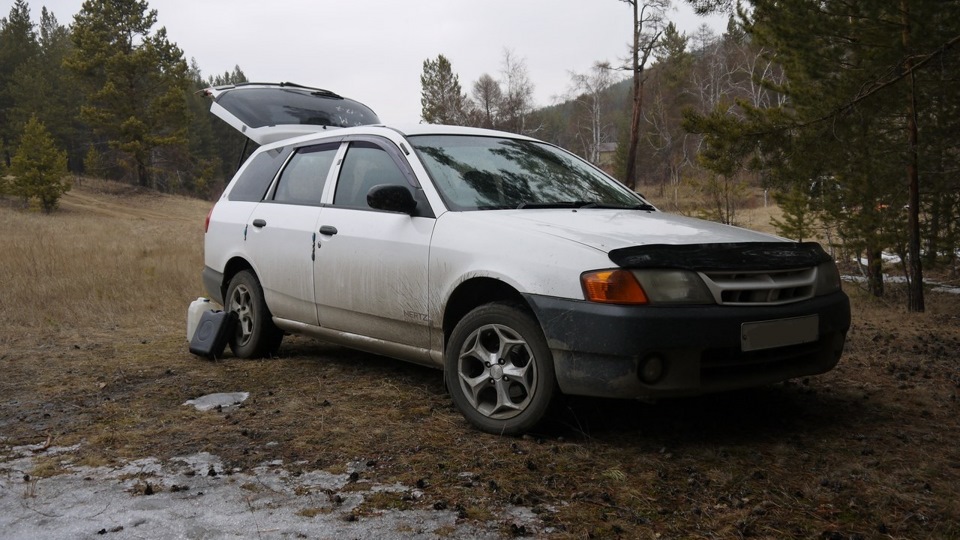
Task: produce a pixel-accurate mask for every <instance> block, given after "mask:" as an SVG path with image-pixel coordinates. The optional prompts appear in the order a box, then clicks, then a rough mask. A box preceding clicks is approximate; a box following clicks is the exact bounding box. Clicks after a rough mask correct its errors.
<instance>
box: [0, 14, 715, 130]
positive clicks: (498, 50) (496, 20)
mask: <svg viewBox="0 0 960 540" xmlns="http://www.w3.org/2000/svg"><path fill="white" fill-rule="evenodd" d="M82 3H83V2H82V0H44V1H39V0H29V4H30V8H31V11H32V19H33V21H34V22H35V23H39V21H40V8H41V7H42V6H46V7H47V9H48V10H50V11H52V12H53V14H54V15H55V16H56V17H57V20H58V21H59V22H60V24H63V25H69V24H71V23H72V22H73V16H74V15H75V14H76V13H77V12H78V11H79V10H80V6H81V5H82ZM3 4H6V5H7V7H5V8H2V9H3V12H2V16H4V17H5V16H7V15H8V14H9V12H10V6H11V5H12V1H10V0H6V1H3V2H0V6H2V5H3ZM149 5H150V7H151V8H152V9H156V10H157V15H158V26H165V27H166V28H167V33H168V35H169V37H170V39H171V40H172V41H174V42H176V43H177V45H178V46H179V47H180V48H181V49H182V50H183V52H184V55H185V57H186V58H187V60H188V61H189V60H190V59H191V58H193V59H195V60H196V62H197V64H198V65H199V66H200V70H201V72H202V73H203V75H204V77H207V76H209V75H211V74H215V73H223V72H224V71H228V70H232V69H233V67H234V66H235V65H239V66H240V68H241V69H242V70H243V72H244V73H245V74H246V75H247V78H248V79H250V80H251V81H266V82H279V81H290V82H295V83H299V84H303V85H308V86H316V87H320V88H326V89H328V90H331V91H333V92H336V93H339V94H341V95H344V96H348V97H351V98H353V99H356V100H358V101H361V102H363V103H364V104H366V105H367V106H369V107H371V108H372V109H373V110H375V111H376V112H377V114H378V115H379V116H380V118H381V120H383V121H384V122H388V123H415V122H419V121H420V74H421V72H422V70H423V61H424V60H425V59H427V58H436V57H437V55H438V54H443V55H444V56H446V57H447V58H448V59H449V60H450V62H451V64H452V66H453V70H454V73H456V74H457V75H458V76H459V77H460V84H461V86H462V87H463V89H464V91H466V92H468V93H469V91H470V88H471V86H472V84H473V82H474V81H476V80H477V79H478V78H479V77H480V75H482V74H483V73H489V74H490V75H492V76H493V77H494V78H497V79H499V77H500V74H499V71H500V67H501V61H502V59H503V51H504V49H509V50H511V51H512V53H513V54H514V55H515V57H516V58H518V59H522V60H523V61H524V62H525V64H526V66H527V73H528V74H529V76H530V79H531V81H532V82H533V84H534V87H535V94H534V99H535V101H536V105H537V106H544V105H550V104H551V103H553V100H554V99H555V97H556V96H559V95H562V94H564V93H566V92H567V91H568V88H569V86H570V72H571V71H576V72H580V73H583V72H586V71H588V70H589V69H590V66H591V65H593V63H594V62H596V61H604V60H606V61H610V62H611V63H617V62H618V61H619V60H621V59H622V58H624V57H626V54H627V43H628V42H629V41H630V30H631V18H632V11H631V8H630V6H629V5H628V4H626V3H624V2H622V1H620V0H482V1H477V0H474V1H467V0H408V1H406V2H401V1H399V0H274V1H264V0H149ZM674 6H675V10H674V11H671V12H670V13H668V18H669V19H670V20H672V21H674V22H675V23H676V24H677V26H678V27H679V28H680V30H681V31H683V32H686V33H687V35H692V34H693V33H694V32H695V31H696V29H697V27H699V26H700V25H701V24H704V23H707V24H709V25H710V26H711V27H712V28H713V29H714V30H715V31H716V32H718V33H719V32H720V31H722V29H723V28H725V26H726V18H725V17H723V16H714V17H711V18H702V17H698V16H696V15H694V14H693V12H692V11H691V10H690V8H689V7H688V6H687V4H686V2H684V1H683V0H674Z"/></svg>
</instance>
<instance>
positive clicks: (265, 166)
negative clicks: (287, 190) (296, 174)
mask: <svg viewBox="0 0 960 540" xmlns="http://www.w3.org/2000/svg"><path fill="white" fill-rule="evenodd" d="M289 153H290V151H289V150H288V149H284V148H275V149H273V150H267V151H266V152H260V153H259V154H254V156H253V157H252V158H250V162H249V163H247V166H246V168H244V169H243V172H242V173H240V177H239V178H237V180H236V182H235V183H234V186H233V188H232V189H230V194H229V195H227V199H228V200H231V201H247V202H260V201H262V200H263V197H264V195H266V194H267V189H268V188H269V187H270V183H271V182H273V178H274V177H275V176H276V175H277V171H278V170H280V166H281V165H283V160H285V159H286V158H287V155H288V154H289Z"/></svg>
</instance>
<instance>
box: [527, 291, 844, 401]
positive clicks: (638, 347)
mask: <svg viewBox="0 0 960 540" xmlns="http://www.w3.org/2000/svg"><path fill="white" fill-rule="evenodd" d="M526 298H527V301H528V302H529V304H530V306H531V307H532V308H533V310H534V313H535V314H536V316H537V318H538V319H539V321H540V324H541V327H542V328H543V331H544V335H545V337H546V339H547V343H548V345H549V346H550V349H551V351H552V353H553V357H554V366H555V371H556V375H557V382H558V384H559V385H560V389H561V390H562V391H563V392H564V393H567V394H575V395H588V396H601V397H619V398H645V399H653V398H658V397H673V396H684V395H697V394H704V393H710V392H718V391H725V390H733V389H737V388H746V387H751V386H758V385H763V384H769V383H774V382H779V381H783V380H786V379H790V378H794V377H802V376H806V375H815V374H819V373H824V372H826V371H829V370H830V369H832V368H833V367H834V366H835V365H836V363H837V361H838V360H839V358H840V353H841V352H842V350H843V344H844V341H845V338H846V333H847V330H848V329H849V328H850V303H849V299H848V298H847V296H846V295H845V294H843V293H842V292H838V293H835V294H831V295H827V296H822V297H816V298H813V299H811V300H806V301H803V302H797V303H795V304H788V305H783V306H716V305H711V306H685V307H655V306H617V305H608V304H595V303H591V302H585V301H578V300H569V299H563V298H554V297H546V296H537V295H527V296H526ZM814 314H816V315H817V316H818V318H819V341H817V342H814V343H806V344H802V345H795V346H790V347H780V348H776V349H767V350H761V351H753V352H747V353H744V352H742V351H741V350H740V347H741V344H740V327H741V324H743V323H746V322H757V321H765V320H775V319H785V318H791V317H800V316H806V315H814ZM652 355H656V356H659V357H660V358H661V359H662V360H663V361H664V366H665V367H664V374H663V376H662V378H661V379H660V380H659V381H657V382H656V383H655V384H646V383H644V382H642V381H641V380H640V378H639V376H638V371H639V370H640V368H641V363H642V362H644V361H645V360H646V359H647V358H649V357H651V356H652Z"/></svg>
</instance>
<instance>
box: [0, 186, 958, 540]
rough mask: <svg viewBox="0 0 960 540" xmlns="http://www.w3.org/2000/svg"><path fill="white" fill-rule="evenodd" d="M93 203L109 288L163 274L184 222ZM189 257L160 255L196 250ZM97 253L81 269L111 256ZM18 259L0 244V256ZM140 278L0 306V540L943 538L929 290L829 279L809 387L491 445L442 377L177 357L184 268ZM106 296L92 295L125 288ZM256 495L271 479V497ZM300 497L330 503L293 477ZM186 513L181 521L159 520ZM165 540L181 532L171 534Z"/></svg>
mask: <svg viewBox="0 0 960 540" xmlns="http://www.w3.org/2000/svg"><path fill="white" fill-rule="evenodd" d="M83 194H84V193H83V192H81V195H83ZM97 197H100V198H99V199H97V201H99V200H106V201H107V202H111V201H112V202H111V204H113V208H114V210H116V211H114V212H112V213H113V214H117V215H115V216H113V217H110V218H109V219H117V220H124V221H122V222H121V221H118V222H116V223H117V224H119V225H118V226H121V227H123V229H122V230H123V231H124V235H125V236H129V237H130V238H131V240H130V241H131V242H136V243H137V246H143V247H138V248H137V249H136V250H133V251H132V252H131V254H130V255H129V256H130V257H131V259H130V261H129V262H128V263H123V264H118V265H117V266H118V268H121V269H123V268H125V267H126V266H128V265H135V264H141V263H138V262H137V261H141V260H144V257H149V256H153V255H154V254H156V253H164V255H163V257H162V258H161V259H162V260H167V261H169V260H170V259H171V258H173V257H175V256H176V255H175V254H170V253H168V252H167V251H164V250H167V249H169V248H168V247H164V246H153V245H152V244H150V241H151V239H153V238H155V237H157V236H158V235H157V233H156V231H157V230H170V229H171V228H172V227H177V226H179V225H178V223H179V221H178V220H179V219H180V217H178V216H180V214H178V212H177V211H175V210H174V209H173V206H171V205H172V204H173V203H171V202H170V201H168V200H165V199H164V200H162V201H159V200H158V201H159V202H157V201H155V200H154V199H155V197H152V196H151V198H149V200H141V199H139V198H138V199H136V201H134V202H136V204H135V205H133V206H138V205H139V206H142V207H144V208H147V209H148V210H150V212H153V213H155V214H156V215H155V216H152V217H151V216H144V215H140V214H138V215H136V216H125V215H122V212H120V210H122V209H123V208H129V207H131V205H130V204H119V203H117V201H116V197H117V195H113V194H109V196H107V195H102V194H99V193H98V194H97ZM103 197H106V198H105V199H104V198H103ZM123 197H127V198H125V199H122V200H121V202H127V201H128V200H129V196H128V195H123ZM151 201H152V202H151ZM68 202H70V201H68ZM74 202H76V201H74ZM77 204H79V203H77ZM98 204H99V203H98ZM161 204H162V207H163V208H162V210H161V211H157V205H161ZM178 204H180V203H178ZM183 204H188V203H183ZM189 204H191V205H192V204H193V203H189ZM205 207H206V206H205V205H198V206H190V207H189V208H190V209H189V211H184V212H183V214H184V215H187V217H186V218H184V220H183V221H184V225H183V226H184V227H196V223H199V222H202V218H203V215H204V214H205ZM151 209H152V210H151ZM2 210H3V211H4V212H7V213H8V214H9V215H7V216H6V217H7V218H9V219H7V221H4V215H0V227H3V226H6V227H7V228H8V229H7V230H4V231H0V232H5V234H4V235H0V244H2V242H3V241H6V240H2V238H8V237H10V236H11V235H14V236H15V235H16V234H20V233H21V232H22V231H23V230H24V229H22V228H20V223H21V221H22V219H23V218H22V215H21V214H17V213H16V212H20V210H8V209H2ZM81 211H83V212H88V213H89V208H86V209H80V210H71V209H70V207H69V206H68V207H67V208H66V209H65V210H64V212H63V213H62V214H61V215H60V216H59V217H56V218H55V219H58V220H61V221H59V222H43V223H54V225H51V230H56V231H59V232H64V231H66V232H69V231H72V230H77V231H81V232H84V231H86V232H84V235H86V236H89V235H91V234H108V233H106V232H103V233H97V232H95V229H92V228H91V229H84V228H83V227H86V226H87V225H85V223H86V222H82V221H77V225H74V226H68V225H70V223H71V221H70V220H73V219H75V218H77V215H78V214H77V213H79V212H81ZM10 212H13V214H10ZM71 212H74V214H71ZM194 214H196V215H197V217H196V222H193V219H194V218H193V215H194ZM11 216H12V217H11ZM104 216H105V215H101V216H98V217H97V220H98V221H97V223H101V222H102V220H104V219H108V218H107V217H104ZM171 216H173V217H171ZM31 219H32V218H31ZM38 219H39V218H38ZM77 219H79V218H77ZM4 223H7V225H4ZM112 223H113V222H111V224H110V225H109V227H112V228H115V227H114V225H113V224H112ZM141 229H142V233H141V232H140V231H141ZM185 230H187V229H185ZM189 230H190V231H192V230H194V229H189ZM7 233H9V234H7ZM141 234H142V236H138V235H141ZM201 237H202V232H201V233H193V232H187V233H184V234H182V235H180V236H179V237H178V239H177V240H176V241H177V242H180V243H186V244H187V245H186V246H184V247H183V249H184V252H185V253H190V254H193V253H196V252H197V251H198V250H199V247H198V244H199V242H200V239H201ZM57 238H59V236H58V235H55V234H49V235H42V237H39V239H38V240H37V241H36V242H34V241H33V240H30V239H24V240H22V241H21V244H17V245H15V246H14V248H15V249H18V250H24V249H26V248H25V246H29V245H33V244H36V243H38V242H56V241H58V240H57ZM184 239H186V240H184ZM78 241H80V240H78V239H76V238H68V239H65V240H63V242H64V244H63V246H62V247H59V246H58V245H55V244H54V250H55V251H64V250H66V249H68V247H69V246H70V245H73V244H75V243H76V242H78ZM118 241H119V240H118ZM111 246H112V244H110V245H105V247H102V248H100V251H99V252H98V254H97V257H98V258H105V259H108V260H109V259H111V257H113V258H116V257H124V256H126V255H123V253H125V252H124V251H123V249H125V248H123V247H122V246H120V247H116V248H114V247H111ZM14 248H9V247H7V246H6V245H0V249H3V250H5V251H4V256H9V255H10V254H11V253H13V251H10V250H11V249H14ZM113 249H116V250H117V251H116V255H110V254H111V253H114V252H113V251H111V250H113ZM88 251H89V250H88ZM104 253H106V255H105V254H104ZM40 255H42V253H39V252H38V254H33V255H31V257H32V258H33V259H36V258H37V257H39V256H40ZM189 257H193V255H189ZM198 257H199V256H198ZM33 259H24V261H23V262H19V263H17V264H16V265H15V266H13V267H12V268H3V271H4V272H6V274H5V275H6V276H13V277H11V278H9V280H12V281H8V284H9V283H14V282H17V279H16V277H17V275H18V274H17V272H20V273H22V274H24V275H25V276H27V278H29V279H27V278H24V279H23V282H24V283H26V285H24V287H31V286H33V285H31V284H33V283H37V282H42V283H48V282H49V283H52V282H56V281H57V279H58V278H57V276H58V275H59V274H60V273H63V272H67V271H68V270H69V268H68V267H70V265H69V264H57V265H53V266H52V267H51V268H44V269H43V270H42V272H41V271H39V270H36V269H37V268H38V266H36V265H33V263H31V262H30V261H31V260H33ZM144 264H145V263H144ZM150 264H151V265H150V266H149V267H144V268H157V269H156V270H153V271H154V272H155V273H154V274H153V277H151V278H150V279H151V280H154V281H151V283H154V282H155V283H159V284H158V285H156V287H155V288H156V289H158V290H151V288H144V289H143V290H142V293H141V294H139V295H138V297H137V298H136V302H137V303H136V306H135V308H136V309H133V308H131V309H130V310H128V311H124V310H123V309H126V308H123V309H121V310H118V311H117V313H116V314H113V315H111V316H109V317H107V316H103V315H98V313H97V310H100V312H103V310H109V309H112V308H111V306H117V305H119V304H118V302H122V301H123V300H122V299H123V298H126V297H128V296H130V295H128V294H126V293H125V291H119V294H118V296H117V298H120V300H116V299H114V297H112V296H110V295H111V294H114V293H115V292H116V291H114V290H113V288H111V287H103V288H101V289H98V291H97V292H96V294H97V295H98V296H97V297H96V298H94V297H93V296H90V297H89V298H87V296H85V295H87V293H86V292H78V293H69V292H63V291H61V292H56V290H55V289H51V291H52V292H49V293H45V292H36V291H32V292H29V294H28V293H24V294H23V296H22V298H23V299H19V300H15V301H10V300H9V299H10V298H11V297H10V296H7V297H6V298H7V301H6V303H3V302H2V300H4V298H0V308H2V309H0V311H3V310H5V311H3V313H2V315H3V316H4V317H5V320H7V321H13V322H12V323H11V324H8V325H7V326H6V327H4V328H3V329H2V330H0V508H3V512H0V525H3V527H0V537H14V538H18V537H29V536H24V535H23V534H22V531H25V530H31V529H29V527H31V526H34V527H47V528H46V529H37V530H42V531H47V532H49V533H50V534H48V535H47V537H61V538H77V537H90V538H94V537H97V538H100V537H108V538H138V537H148V538H157V537H163V535H167V537H188V538H216V537H218V536H216V534H215V533H216V531H220V532H221V533H222V537H226V536H231V537H235V536H236V534H235V533H234V532H232V531H234V529H236V528H238V527H239V528H240V530H241V533H240V534H241V535H242V536H247V537H251V538H294V537H308V538H329V537H334V536H336V537H345V538H350V537H367V538H372V537H383V536H388V535H389V534H395V535H396V537H398V538H405V537H420V538H468V537H473V536H484V535H486V536H490V537H513V536H518V537H522V536H531V537H550V538H659V539H666V538H826V539H859V538H864V539H868V538H960V414H958V413H960V404H958V401H957V394H958V391H960V295H956V294H946V293H943V294H941V293H930V295H929V296H928V298H927V311H926V312H925V313H923V314H908V313H906V312H905V311H904V310H903V309H902V307H901V306H903V305H904V304H905V301H904V299H903V296H902V295H903V294H904V293H903V291H902V290H898V289H897V286H895V285H891V286H890V287H889V288H888V295H887V298H886V299H885V300H883V301H876V300H873V299H871V298H868V297H867V296H866V295H864V294H863V293H862V291H860V290H859V289H858V288H857V286H856V285H854V284H850V283H847V284H845V288H846V290H847V291H848V293H849V294H850V295H851V297H852V301H853V311H854V313H853V320H854V322H853V328H852V329H851V332H850V335H849V341H848V346H847V352H846V354H845V356H844V358H843V359H842V360H841V363H840V365H839V366H838V367H837V369H835V370H834V371H832V372H830V373H828V374H825V375H823V376H819V377H811V378H806V379H802V380H795V381H789V382H787V383H783V384H777V385H772V386H768V387H763V388H758V389H754V390H750V391H744V392H737V393H730V394H723V395H715V396H706V397H702V398H696V399H683V400H676V401H668V402H661V403H657V404H645V403H637V402H624V401H609V400H600V399H571V400H568V401H567V402H566V403H565V405H564V407H563V408H562V409H561V410H560V411H558V413H557V414H556V415H555V416H554V417H553V418H552V419H551V421H550V422H549V423H548V424H547V425H546V426H544V427H543V429H541V430H538V431H537V432H536V433H532V434H529V435H527V436H524V437H519V438H512V437H498V436H494V435H488V434H483V433H479V432H477V431H476V430H473V429H471V428H470V427H469V426H468V425H467V423H466V422H465V421H464V420H463V419H462V417H461V416H460V415H459V414H458V413H457V412H456V411H455V410H454V409H453V407H452V405H451V402H450V400H449V398H448V396H447V395H446V393H445V391H444V388H443V384H442V378H441V374H440V373H439V372H438V371H434V370H430V369H426V368H422V367H417V366H413V365H409V364H404V363H401V362H397V361H393V360H390V359H386V358H382V357H378V356H373V355H367V354H363V353H358V352H353V351H349V350H346V349H342V348H339V347H334V346H330V345H327V344H324V343H321V342H317V341H312V340H309V339H305V338H288V339H286V340H285V341H284V344H283V346H282V348H281V350H280V357H279V358H274V359H267V360H257V361H252V360H238V359H235V358H231V357H229V356H228V357H226V358H224V359H222V360H218V361H207V360H202V359H199V358H197V357H194V356H192V355H191V354H189V352H188V350H187V344H186V341H185V337H184V323H185V317H186V307H187V305H188V304H189V302H190V300H192V299H193V298H195V297H196V296H197V294H196V292H202V291H200V290H199V287H198V281H199V280H198V269H199V267H200V263H199V262H198V261H197V260H193V259H188V260H184V261H183V262H182V265H183V267H184V268H185V269H184V270H183V272H184V274H183V275H184V276H186V277H177V276H173V277H169V278H166V277H164V275H163V274H162V273H161V269H162V268H164V267H163V266H162V265H160V266H156V265H154V263H150ZM84 265H85V266H84ZM0 266H2V264H0ZM82 266H84V267H83V268H80V269H79V271H84V272H89V271H90V268H93V267H97V263H96V261H94V260H90V261H84V263H83V265H82ZM101 266H102V265H101ZM38 272H39V274H38ZM104 272H107V271H106V270H104ZM143 272H147V270H143ZM38 275H39V277H38ZM104 275H105V276H108V277H105V278H98V279H99V281H98V283H99V282H104V280H107V281H106V282H107V283H118V282H119V280H120V278H119V277H116V278H110V277H109V276H110V274H109V273H108V272H107V273H105V274H104ZM144 275H146V274H144ZM162 279H170V280H172V281H170V283H161V282H159V281H158V280H162ZM180 281H187V282H188V283H187V284H186V285H184V286H183V287H182V288H177V287H180V286H179V285H177V283H179V282H180ZM90 288H91V286H85V287H84V288H83V290H84V291H86V290H88V289H90ZM8 290H9V288H8ZM64 290H68V289H64ZM194 291H196V292H194ZM0 294H11V293H9V292H4V293H0ZM30 294H34V295H40V296H39V297H38V299H37V300H36V301H35V302H30V301H28V300H27V299H29V298H30ZM44 294H49V295H50V296H43V295H44ZM57 295H59V296H57ZM70 295H74V296H76V297H71V298H69V301H64V302H60V303H59V304H58V303H57V301H56V299H57V298H64V297H67V296H70ZM80 296H83V299H81V298H80ZM17 298H21V297H17ZM98 298H102V299H103V301H102V303H99V304H98V303H96V301H97V299H98ZM81 300H82V301H83V302H89V304H83V305H82V306H81V307H82V308H83V309H79V308H77V307H76V306H77V305H79V304H80V303H81ZM131 301H133V300H131ZM89 306H93V307H89ZM55 308H56V309H55ZM61 308H62V310H61ZM68 308H69V310H68ZM58 310H60V311H58ZM84 314H86V316H84ZM28 315H29V316H28ZM214 392H249V394H250V397H249V399H247V400H246V401H245V402H243V403H242V404H240V405H239V406H237V407H235V408H232V409H224V410H213V411H208V412H202V411H198V410H196V409H194V408H193V407H190V406H185V405H183V403H184V402H185V401H187V400H189V399H193V398H197V397H199V396H203V395H205V394H209V393H214ZM198 456H200V457H198ZM198 460H200V461H199V462H200V463H207V464H209V463H214V464H215V466H214V467H213V468H214V470H215V472H216V474H217V476H216V479H213V478H211V477H209V476H205V473H204V471H205V470H206V472H207V473H209V470H210V469H209V466H206V468H204V466H203V465H200V466H196V467H193V466H187V465H183V464H185V463H186V464H190V463H197V462H198ZM204 460H206V461H204ZM191 467H192V468H191ZM277 475H280V476H282V477H283V478H286V479H288V480H287V481H284V482H281V483H279V484H278V483H277V482H276V481H275V480H269V479H270V478H274V477H276V476H277ZM318 477H323V478H327V479H328V480H330V482H329V483H325V484H324V483H321V482H319V481H313V480H310V481H306V480H305V481H299V480H297V479H298V478H306V479H316V478H318ZM85 478H90V480H85ZM200 480H203V482H206V484H199V483H197V482H200ZM71 482H73V483H72V484H71ZM89 482H94V483H96V484H97V485H99V486H100V487H101V488H102V489H99V490H95V491H97V492H98V493H106V492H110V493H112V495H110V496H115V497H117V498H116V499H111V500H112V501H113V502H112V503H110V504H106V505H103V506H101V507H97V508H96V509H95V510H91V511H89V512H87V513H86V514H83V516H85V517H90V518H91V519H90V520H86V521H84V520H80V521H78V520H77V519H72V520H71V519H69V516H68V514H66V513H65V512H63V511H62V509H63V508H64V507H65V506H66V505H67V503H65V502H63V501H66V500H69V501H73V504H80V503H83V502H84V501H88V500H89V499H90V497H92V496H91V495H89V492H88V491H84V490H83V489H81V488H80V487H76V486H83V485H85V483H86V484H89ZM214 482H220V483H221V484H222V485H225V486H228V487H231V489H232V491H228V492H219V491H217V492H214V491H212V490H213V487H212V486H211V483H214ZM70 486H75V487H73V488H71V487H70ZM184 488H187V489H186V490H184ZM198 492H204V493H210V496H209V497H208V499H206V501H212V500H214V499H213V497H214V496H216V497H221V496H222V497H225V498H227V499H229V500H231V501H232V504H234V505H235V506H233V507H230V508H229V509H226V508H224V507H220V506H217V505H213V504H209V503H207V502H206V501H205V500H204V499H203V497H198V496H197V495H196V493H198ZM214 493H216V495H214ZM57 497H66V499H63V498H60V499H58V498H57ZM190 497H193V498H190ZM182 500H187V501H193V506H192V507H190V508H193V510H191V511H189V512H188V511H186V510H176V511H173V510H171V508H179V507H174V506H172V505H174V504H177V501H182ZM217 500H219V499H217ZM58 501H59V502H58ZM91 508H94V507H91ZM130 508H136V509H137V511H138V512H140V511H142V510H143V509H144V508H146V509H147V510H148V511H149V510H150V509H153V510H152V511H153V512H154V513H152V514H151V513H149V512H148V513H147V514H146V516H145V515H143V514H137V515H136V516H133V514H124V513H123V512H124V509H130ZM238 508H239V510H238ZM11 509H12V510H11ZM200 509H204V510H203V511H202V512H201V510H200ZM191 512H193V513H191ZM218 515H220V516H221V518H222V517H223V516H234V519H232V520H223V519H221V520H220V521H217V519H216V517H217V516H218ZM58 516H59V517H58ZM391 516H392V517H393V519H396V520H397V521H394V522H389V521H384V520H385V519H389V518H391ZM405 516H406V517H405ZM58 519H62V521H57V520H58ZM143 520H146V521H143ZM68 522H69V523H73V524H74V525H75V526H76V527H79V528H76V529H74V528H69V527H68V526H67V525H66V523H68ZM182 522H191V523H195V524H197V526H198V528H196V529H193V531H194V532H193V533H190V532H182V533H181V532H177V531H181V529H178V528H177V527H180V526H181V525H182ZM218 523H219V525H218ZM385 523H386V524H387V525H384V524H385ZM81 525H82V527H81ZM341 525H343V526H341ZM18 527H19V528H18ZM118 527H119V529H118ZM144 527H146V528H144ZM231 527H234V529H231ZM5 531H6V532H5ZM18 531H19V532H18ZM58 531H59V532H58ZM203 531H205V532H203Z"/></svg>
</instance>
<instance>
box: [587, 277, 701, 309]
mask: <svg viewBox="0 0 960 540" xmlns="http://www.w3.org/2000/svg"><path fill="white" fill-rule="evenodd" d="M580 281H581V283H582V284H583V292H584V297H585V298H586V299H587V300H589V301H591V302H601V303H605V304H713V303H714V299H713V295H712V294H710V290H709V289H707V286H706V285H705V284H704V283H703V280H702V279H700V276H698V275H697V274H696V273H695V272H689V271H686V270H623V269H615V270H598V271H596V272H586V273H584V274H583V275H582V276H580Z"/></svg>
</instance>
